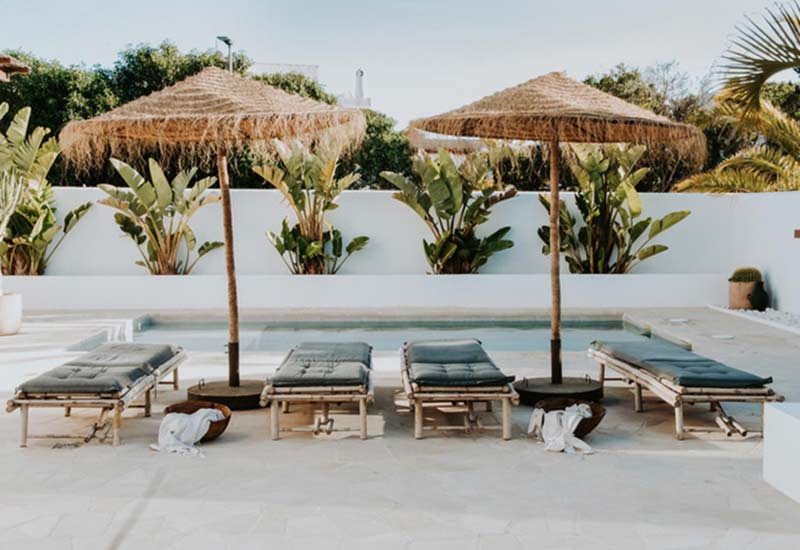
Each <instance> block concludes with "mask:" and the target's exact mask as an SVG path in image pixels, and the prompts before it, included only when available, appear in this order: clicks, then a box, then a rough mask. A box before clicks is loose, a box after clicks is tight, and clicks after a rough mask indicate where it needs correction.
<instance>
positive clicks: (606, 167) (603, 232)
mask: <svg viewBox="0 0 800 550" xmlns="http://www.w3.org/2000/svg"><path fill="white" fill-rule="evenodd" d="M571 147H572V152H573V153H574V158H571V159H570V161H569V166H570V169H571V171H572V174H573V175H574V177H575V179H576V180H577V181H578V190H577V191H576V193H575V203H576V205H577V207H578V211H579V212H580V215H581V218H582V221H583V225H582V226H580V227H579V226H578V222H577V220H576V219H575V217H574V216H573V215H572V214H571V213H570V212H569V210H567V207H566V204H565V203H564V201H560V210H561V214H560V218H559V220H560V226H559V229H560V234H561V252H562V253H564V255H565V257H566V261H567V264H568V265H569V270H570V272H571V273H628V272H629V271H630V270H631V269H633V268H634V267H636V265H638V264H639V263H641V262H643V261H644V260H646V259H648V258H651V257H653V256H655V255H657V254H661V253H662V252H664V251H666V250H667V249H668V247H667V246H665V245H662V244H652V241H653V239H654V238H655V237H657V236H658V235H660V234H661V233H663V232H664V231H666V230H667V229H669V228H670V227H672V226H673V225H675V224H677V223H679V222H680V221H682V220H683V219H684V218H686V217H687V216H688V215H689V212H688V211H686V210H683V211H678V212H672V213H670V214H667V215H666V216H664V217H663V218H661V219H659V220H655V221H653V219H652V218H649V217H648V218H641V215H642V201H641V198H640V197H639V193H638V192H637V191H636V186H637V185H638V184H639V182H641V181H642V179H643V178H644V177H645V175H646V174H647V171H648V169H647V168H639V169H636V164H637V163H638V162H639V159H640V158H641V157H642V155H643V154H644V151H645V148H644V147H641V146H631V145H607V146H598V145H578V144H573V145H572V146H571ZM539 200H540V202H541V203H542V205H543V206H544V207H545V208H546V209H547V210H548V211H549V209H550V202H549V201H548V200H547V198H546V197H545V196H544V195H540V196H539ZM538 234H539V238H540V239H541V240H542V241H543V242H544V247H543V248H542V253H543V254H545V255H549V254H550V227H549V226H547V225H544V226H542V227H540V228H539V231H538Z"/></svg>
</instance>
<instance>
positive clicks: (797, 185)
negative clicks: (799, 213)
mask: <svg viewBox="0 0 800 550" xmlns="http://www.w3.org/2000/svg"><path fill="white" fill-rule="evenodd" d="M723 60H724V64H723V65H722V68H721V74H722V76H723V77H724V78H725V85H724V88H723V90H722V92H720V94H719V95H718V102H719V105H718V107H717V112H718V117H719V118H720V119H722V120H726V121H727V122H728V123H729V126H730V127H732V128H734V129H735V132H736V134H737V135H739V136H744V137H745V139H747V138H749V139H750V140H751V143H752V145H750V146H748V147H745V148H743V149H742V150H741V151H739V152H738V153H737V154H736V155H734V156H732V157H731V158H730V159H727V160H726V161H724V162H722V163H720V165H719V166H717V167H716V168H715V169H714V170H712V171H709V172H706V173H703V174H698V175H697V176H694V177H691V178H687V179H686V180H684V181H682V182H681V183H680V184H678V186H677V188H678V189H679V190H690V191H718V192H737V191H744V192H761V191H794V190H798V189H800V122H798V121H797V120H796V118H794V115H796V114H797V110H796V108H797V104H796V102H797V90H796V89H795V87H794V86H793V85H792V84H789V83H775V84H771V83H767V80H768V79H769V78H771V77H772V76H774V75H776V74H778V73H779V72H781V71H784V70H787V69H793V70H795V71H796V72H797V71H800V4H798V3H797V2H786V3H783V4H778V5H776V6H775V8H774V9H768V10H767V11H766V13H765V15H764V17H763V21H761V22H757V20H755V19H748V23H747V24H746V25H745V26H743V27H741V28H739V29H738V35H737V36H736V37H735V38H734V40H733V41H732V46H731V48H730V49H729V50H728V52H727V53H726V54H725V55H724V56H723ZM773 101H774V102H776V103H777V105H775V104H773ZM784 109H785V110H786V111H787V112H784Z"/></svg>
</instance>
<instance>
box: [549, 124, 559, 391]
mask: <svg viewBox="0 0 800 550" xmlns="http://www.w3.org/2000/svg"><path fill="white" fill-rule="evenodd" d="M560 179H561V149H560V148H559V144H558V135H557V134H556V133H555V129H554V130H553V137H552V138H551V139H550V292H551V299H552V304H551V308H550V311H551V313H550V315H551V317H550V378H551V381H552V383H553V384H561V382H562V372H561V265H560V261H561V239H560V236H561V235H560V233H559V231H560V230H559V222H560V219H559V218H560V214H561V208H560V200H559V197H558V184H559V180H560Z"/></svg>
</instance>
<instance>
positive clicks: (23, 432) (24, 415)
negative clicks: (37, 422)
mask: <svg viewBox="0 0 800 550" xmlns="http://www.w3.org/2000/svg"><path fill="white" fill-rule="evenodd" d="M19 414H20V433H19V446H20V447H27V446H28V405H20V406H19Z"/></svg>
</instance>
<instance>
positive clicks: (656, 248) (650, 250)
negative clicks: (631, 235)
mask: <svg viewBox="0 0 800 550" xmlns="http://www.w3.org/2000/svg"><path fill="white" fill-rule="evenodd" d="M665 250H669V247H666V246H664V245H663V244H653V245H650V246H646V247H644V248H643V249H641V250H640V251H639V254H637V255H636V257H637V258H639V261H644V260H646V259H647V258H651V257H653V256H655V255H656V254H661V253H662V252H664V251H665Z"/></svg>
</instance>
